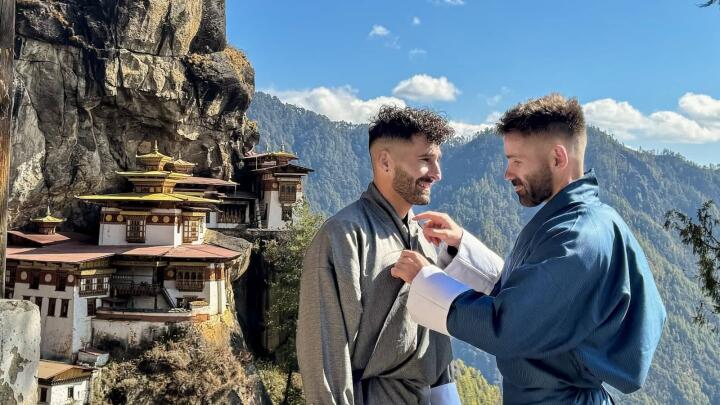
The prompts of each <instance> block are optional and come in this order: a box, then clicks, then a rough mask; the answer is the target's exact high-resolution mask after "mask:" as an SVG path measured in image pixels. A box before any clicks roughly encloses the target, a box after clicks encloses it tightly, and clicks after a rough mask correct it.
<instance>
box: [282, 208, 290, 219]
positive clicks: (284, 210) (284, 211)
mask: <svg viewBox="0 0 720 405" xmlns="http://www.w3.org/2000/svg"><path fill="white" fill-rule="evenodd" d="M292 213H293V207H292V206H283V207H282V220H283V221H290V220H292Z"/></svg>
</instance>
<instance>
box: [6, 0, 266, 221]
mask: <svg viewBox="0 0 720 405" xmlns="http://www.w3.org/2000/svg"><path fill="white" fill-rule="evenodd" d="M16 34H17V38H16V44H15V57H16V61H15V82H14V97H15V104H14V111H13V129H14V135H13V139H12V147H13V150H12V153H13V156H12V162H11V175H10V176H11V184H10V190H11V191H10V201H9V210H10V218H11V222H10V226H11V227H20V226H23V225H25V224H26V223H27V220H28V219H29V218H31V217H33V216H36V215H39V214H40V213H43V212H44V211H45V209H46V208H45V207H46V206H47V205H48V204H50V206H51V209H52V211H53V214H54V215H56V216H63V217H66V218H69V221H67V222H66V224H64V225H63V227H64V228H65V229H70V228H76V229H80V230H85V231H88V232H92V231H93V230H94V226H96V224H95V222H96V219H97V217H96V211H95V210H94V209H92V207H91V206H88V205H85V204H81V203H79V202H77V201H76V200H75V198H74V196H76V195H82V194H95V193H108V192H117V191H119V190H121V189H123V187H125V186H126V184H125V183H124V180H122V179H121V178H119V177H118V176H117V175H116V174H115V171H120V170H129V169H133V168H134V165H135V154H136V153H146V152H148V151H149V150H150V148H151V145H152V143H153V142H154V141H155V140H158V143H159V146H160V149H161V151H162V152H163V153H165V154H168V155H173V156H177V153H178V152H182V157H183V159H185V160H189V161H192V162H194V163H197V164H198V166H197V167H196V174H203V175H213V176H216V177H221V178H232V176H233V175H234V171H235V169H236V168H238V167H239V166H240V165H241V164H242V163H241V162H242V159H241V157H242V154H243V153H244V152H245V151H247V150H249V149H250V148H252V147H253V146H254V145H255V144H256V143H257V140H258V133H257V126H256V125H255V123H254V122H252V121H250V120H249V119H248V118H247V117H246V115H245V111H246V110H247V108H248V106H249V104H250V101H251V99H252V94H253V93H254V90H255V73H254V70H253V68H252V66H251V65H250V63H249V62H248V60H247V58H246V57H245V55H244V54H243V53H242V52H241V51H239V50H236V49H233V48H230V47H226V44H225V4H224V2H223V1H220V0H152V1H149V0H115V1H110V0H43V1H40V0H19V1H18V2H17V18H16Z"/></svg>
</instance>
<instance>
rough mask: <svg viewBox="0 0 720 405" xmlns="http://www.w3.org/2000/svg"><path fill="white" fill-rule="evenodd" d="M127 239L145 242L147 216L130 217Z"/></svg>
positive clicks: (134, 241)
mask: <svg viewBox="0 0 720 405" xmlns="http://www.w3.org/2000/svg"><path fill="white" fill-rule="evenodd" d="M125 240H127V241H128V242H131V243H143V242H145V218H141V217H136V218H128V220H127V231H126V234H125Z"/></svg>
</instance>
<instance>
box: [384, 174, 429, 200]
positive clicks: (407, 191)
mask: <svg viewBox="0 0 720 405" xmlns="http://www.w3.org/2000/svg"><path fill="white" fill-rule="evenodd" d="M421 181H427V182H432V179H431V178H429V177H421V178H419V179H417V180H415V179H414V178H413V177H412V176H411V175H410V174H409V173H408V172H406V171H405V170H403V169H401V168H399V167H398V168H396V169H395V176H394V177H393V181H392V186H393V189H394V190H395V192H396V193H398V194H399V195H400V197H402V198H403V199H404V200H405V201H407V202H408V203H410V204H412V205H428V204H430V190H429V189H428V190H424V189H423V188H422V187H420V182H421Z"/></svg>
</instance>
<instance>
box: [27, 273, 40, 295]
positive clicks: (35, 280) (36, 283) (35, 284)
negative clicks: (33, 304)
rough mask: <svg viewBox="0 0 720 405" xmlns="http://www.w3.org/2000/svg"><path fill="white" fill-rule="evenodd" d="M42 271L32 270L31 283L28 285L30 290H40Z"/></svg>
mask: <svg viewBox="0 0 720 405" xmlns="http://www.w3.org/2000/svg"><path fill="white" fill-rule="evenodd" d="M40 276H41V274H40V270H30V280H29V281H30V283H29V284H28V289H29V290H39V289H40Z"/></svg>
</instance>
